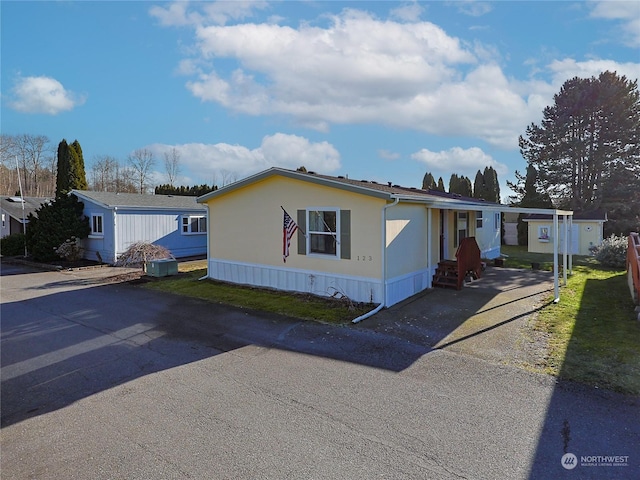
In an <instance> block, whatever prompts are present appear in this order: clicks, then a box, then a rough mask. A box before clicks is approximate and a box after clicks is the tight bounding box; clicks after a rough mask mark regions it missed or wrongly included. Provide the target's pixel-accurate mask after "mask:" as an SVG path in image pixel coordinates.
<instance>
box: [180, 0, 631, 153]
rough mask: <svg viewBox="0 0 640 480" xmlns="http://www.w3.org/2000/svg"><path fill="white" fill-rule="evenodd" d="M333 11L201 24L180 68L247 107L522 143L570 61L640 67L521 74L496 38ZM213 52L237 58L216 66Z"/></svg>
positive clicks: (216, 94)
mask: <svg viewBox="0 0 640 480" xmlns="http://www.w3.org/2000/svg"><path fill="white" fill-rule="evenodd" d="M412 5H413V4H409V5H408V6H410V7H411V6H412ZM400 8H402V7H400ZM474 8H479V9H480V11H481V12H482V11H485V10H486V7H485V6H484V5H483V4H480V5H479V6H474ZM396 15H397V14H396ZM407 15H408V13H407ZM405 18H409V16H406V17H405ZM329 20H330V22H331V23H330V25H329V26H327V27H318V26H313V25H311V24H302V25H301V26H299V27H297V28H293V27H290V26H284V25H275V24H267V23H261V24H256V23H240V24H236V25H229V26H224V25H208V26H206V25H204V24H200V25H198V26H195V27H194V35H195V40H196V49H197V52H198V57H197V58H195V59H193V61H192V62H187V63H183V64H181V66H180V69H179V70H180V71H181V72H184V73H188V72H191V75H192V78H191V79H190V80H189V81H188V82H187V83H186V87H187V88H188V89H189V91H191V93H192V94H193V95H194V96H195V97H197V98H200V99H201V100H203V101H210V102H215V103H218V104H220V105H222V106H224V107H225V108H227V109H229V110H232V111H236V112H241V113H244V114H249V115H285V116H287V117H289V118H291V119H292V122H293V123H294V124H297V125H302V126H305V127H308V128H314V129H317V130H319V131H328V129H329V127H330V125H332V124H382V125H387V126H393V127H396V128H400V129H412V130H418V131H422V132H426V133H429V134H436V135H445V136H451V137H456V136H458V137H460V136H473V137H475V138H478V139H482V140H484V141H486V142H488V143H489V144H491V145H493V146H497V147H499V148H504V149H516V148H517V146H518V145H517V142H518V136H519V135H520V134H522V133H523V131H524V130H525V128H526V126H527V125H528V124H529V123H531V122H537V121H539V120H540V118H541V116H542V110H543V109H544V107H545V106H547V105H549V104H551V103H552V102H553V95H554V94H555V93H557V91H558V89H559V87H560V86H561V85H562V83H563V82H564V81H566V80H567V79H568V78H570V77H571V76H572V74H573V72H579V71H580V70H582V71H589V72H593V74H597V73H599V72H600V71H602V69H603V67H607V68H609V69H610V70H617V71H618V72H619V73H624V74H626V75H627V76H628V77H630V78H637V74H636V73H637V70H638V68H639V65H638V64H618V63H616V62H613V61H596V60H591V61H587V62H578V61H576V60H572V59H565V60H558V61H556V62H553V63H551V64H550V65H548V66H547V69H546V70H545V72H544V73H549V72H550V73H551V75H552V77H553V80H552V81H551V82H546V81H540V80H535V79H534V80H529V81H519V80H516V79H513V78H507V77H506V76H505V74H504V72H503V70H502V68H501V67H500V66H499V64H498V62H499V61H500V58H499V57H500V55H499V53H498V52H497V51H496V50H495V47H492V46H488V45H484V44H482V43H479V42H469V43H463V42H461V41H460V40H459V39H458V38H456V37H452V36H450V35H448V34H447V33H446V32H445V31H444V30H443V29H441V28H440V27H438V26H437V25H434V24H433V23H430V22H420V21H417V22H414V23H402V22H398V21H394V20H392V19H390V20H380V19H378V18H376V17H374V16H373V15H371V14H369V13H367V12H363V11H359V10H354V9H345V10H343V11H342V12H341V13H340V14H338V15H334V16H332V17H329ZM211 60H214V64H220V63H222V62H219V60H222V61H223V62H224V64H225V65H228V64H231V65H232V68H231V69H229V70H222V69H216V70H212V69H211V67H207V66H206V63H208V62H210V61H211ZM596 69H599V70H598V72H595V70H596ZM625 70H626V71H625ZM634 71H635V72H634ZM576 74H577V73H576ZM589 76H590V75H589Z"/></svg>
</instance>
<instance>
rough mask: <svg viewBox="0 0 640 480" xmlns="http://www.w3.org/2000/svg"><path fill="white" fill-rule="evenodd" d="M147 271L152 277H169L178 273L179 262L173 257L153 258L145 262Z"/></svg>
mask: <svg viewBox="0 0 640 480" xmlns="http://www.w3.org/2000/svg"><path fill="white" fill-rule="evenodd" d="M145 273H146V274H147V275H149V276H150V277H168V276H170V275H177V274H178V262H177V261H176V260H174V259H173V258H163V259H160V260H151V261H149V262H147V263H146V264H145Z"/></svg>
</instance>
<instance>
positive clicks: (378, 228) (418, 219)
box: [198, 168, 557, 306]
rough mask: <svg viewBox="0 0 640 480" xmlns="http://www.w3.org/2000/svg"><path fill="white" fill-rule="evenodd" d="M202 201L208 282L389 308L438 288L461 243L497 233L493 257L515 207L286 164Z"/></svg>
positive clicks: (488, 246)
mask: <svg viewBox="0 0 640 480" xmlns="http://www.w3.org/2000/svg"><path fill="white" fill-rule="evenodd" d="M198 202H199V203H201V204H203V205H206V207H207V211H208V217H207V218H208V222H209V226H208V271H207V276H208V277H209V278H212V279H218V280H223V281H228V282H234V283H239V284H248V285H255V286H262V287H270V288H274V289H279V290H288V291H296V292H307V293H312V294H317V295H324V296H336V295H338V296H341V295H346V296H348V297H349V298H350V299H352V300H354V301H358V302H371V303H377V304H381V305H384V306H390V305H393V304H395V303H397V302H400V301H402V300H404V299H405V298H408V297H410V296H412V295H414V294H416V293H418V292H420V291H422V290H424V289H426V288H430V287H432V286H434V284H435V283H437V282H438V281H439V279H438V269H439V268H440V267H441V264H442V263H446V262H447V261H453V260H455V259H456V255H457V254H459V253H460V252H459V248H460V246H461V244H463V243H468V244H473V245H475V246H474V248H475V249H478V250H480V248H481V246H480V243H482V242H477V241H476V238H480V235H479V233H480V230H481V229H487V230H490V231H491V236H490V238H489V239H488V240H486V243H485V245H486V246H485V250H486V251H487V252H490V254H492V255H494V254H495V253H491V252H495V250H493V246H492V245H493V243H492V242H497V245H498V249H499V239H500V213H501V212H502V211H504V210H506V209H507V208H508V207H506V206H503V205H499V204H492V203H490V202H485V201H480V200H477V199H468V198H462V197H460V196H457V195H451V194H444V193H442V192H434V191H429V190H420V189H416V188H406V187H401V186H398V185H393V184H391V183H385V184H382V183H376V182H371V181H365V180H354V179H349V178H345V177H341V176H337V177H332V176H327V175H320V174H316V173H313V172H299V171H292V170H286V169H282V168H271V169H269V170H266V171H263V172H261V173H258V174H256V175H253V176H250V177H248V178H246V179H244V180H241V181H238V182H236V183H233V184H230V185H227V186H225V187H223V188H221V189H219V190H216V191H214V192H211V193H208V194H206V195H203V196H202V197H200V198H198ZM556 214H557V212H556ZM287 216H288V217H289V218H290V219H291V220H292V221H293V222H294V223H293V225H295V227H297V229H295V227H293V228H291V225H290V224H289V225H288V224H287ZM287 229H289V230H287ZM291 230H295V233H294V234H293V235H292V236H291V237H290V239H288V235H287V231H289V232H291ZM487 236H488V237H489V235H487ZM466 238H471V239H473V241H472V242H471V241H469V242H465V239H466ZM494 238H495V240H494ZM289 244H290V245H289ZM498 252H499V250H498ZM498 254H499V253H498ZM477 256H478V259H479V258H480V256H481V253H480V252H479V251H478V254H477Z"/></svg>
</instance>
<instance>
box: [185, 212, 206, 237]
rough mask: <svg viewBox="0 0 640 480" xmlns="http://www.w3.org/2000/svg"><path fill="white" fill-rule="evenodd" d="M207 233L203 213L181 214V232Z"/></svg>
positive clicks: (192, 233) (190, 233) (188, 233)
mask: <svg viewBox="0 0 640 480" xmlns="http://www.w3.org/2000/svg"><path fill="white" fill-rule="evenodd" d="M202 233H207V217H205V216H204V215H183V216H182V234H183V235H195V234H202Z"/></svg>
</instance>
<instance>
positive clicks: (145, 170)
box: [128, 148, 155, 193]
mask: <svg viewBox="0 0 640 480" xmlns="http://www.w3.org/2000/svg"><path fill="white" fill-rule="evenodd" d="M128 161H129V166H130V167H131V169H132V170H133V172H134V173H135V177H136V185H137V186H138V188H139V193H144V192H145V191H146V190H147V188H149V182H150V178H149V177H150V176H151V168H152V167H153V166H154V164H155V159H154V158H153V153H151V151H150V150H147V149H146V148H142V149H138V150H134V152H133V153H132V154H131V155H129V159H128Z"/></svg>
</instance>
